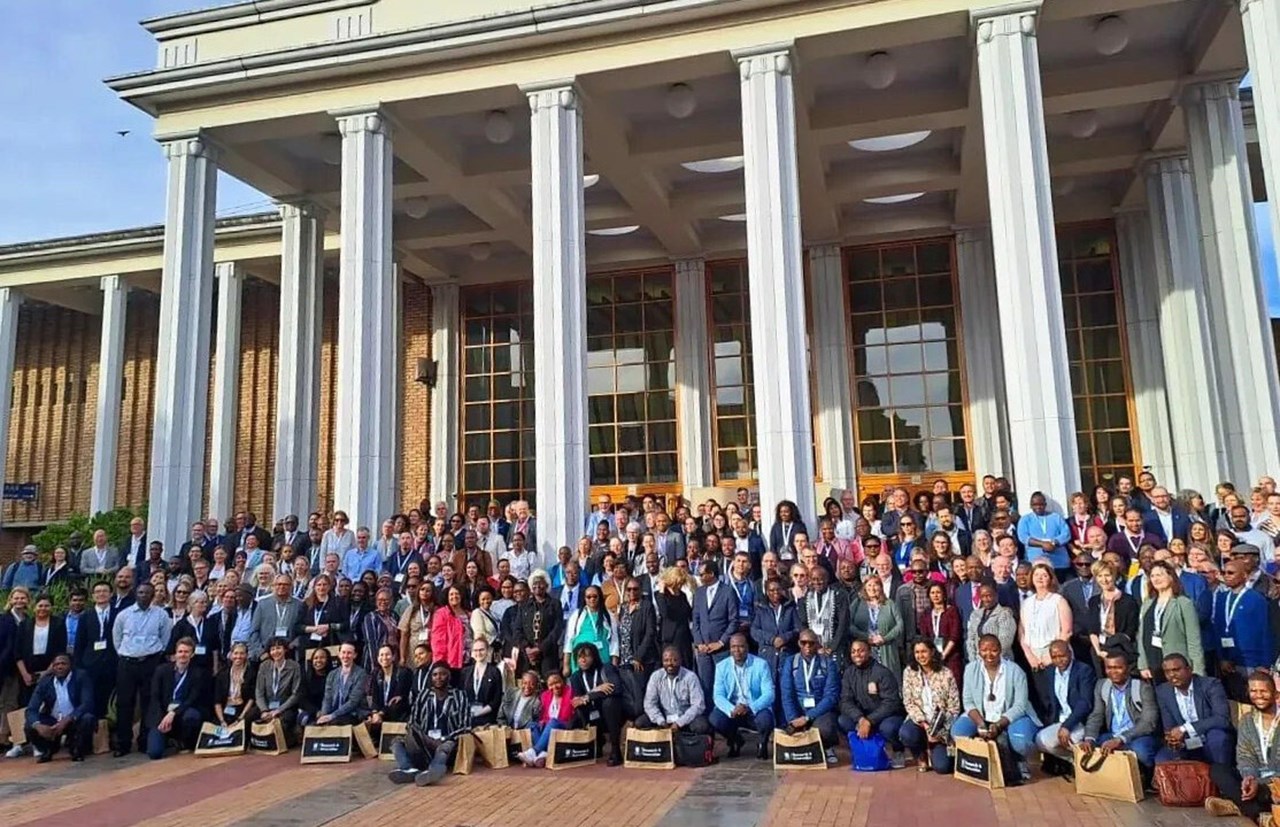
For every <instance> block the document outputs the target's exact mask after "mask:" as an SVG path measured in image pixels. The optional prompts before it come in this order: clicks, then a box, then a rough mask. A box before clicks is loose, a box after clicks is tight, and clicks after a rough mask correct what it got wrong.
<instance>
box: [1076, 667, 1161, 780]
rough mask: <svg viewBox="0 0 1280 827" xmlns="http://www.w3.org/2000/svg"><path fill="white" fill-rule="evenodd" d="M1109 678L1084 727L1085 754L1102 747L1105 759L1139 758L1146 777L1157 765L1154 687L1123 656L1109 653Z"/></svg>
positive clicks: (1098, 690)
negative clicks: (1122, 753) (1114, 755)
mask: <svg viewBox="0 0 1280 827" xmlns="http://www.w3.org/2000/svg"><path fill="white" fill-rule="evenodd" d="M1102 668H1103V671H1105V672H1106V674H1107V676H1106V677H1105V678H1101V679H1099V680H1098V682H1097V685H1096V686H1095V687H1094V691H1093V710H1092V711H1091V712H1090V713H1089V718H1088V720H1086V721H1085V725H1084V741H1082V742H1081V744H1080V746H1081V747H1082V748H1083V749H1084V751H1085V754H1086V755H1088V754H1089V753H1091V752H1093V749H1094V747H1095V746H1097V747H1100V748H1101V749H1102V752H1103V754H1104V755H1107V754H1109V753H1111V752H1114V751H1116V750H1128V751H1130V752H1132V753H1133V754H1134V755H1136V756H1137V758H1138V763H1139V764H1140V765H1141V766H1142V770H1143V773H1144V775H1147V776H1148V777H1149V776H1150V774H1151V770H1152V767H1153V766H1154V764H1155V756H1156V748H1157V741H1156V737H1157V734H1158V732H1159V729H1160V707H1159V705H1158V704H1157V703H1156V691H1155V690H1154V689H1152V688H1151V684H1149V683H1147V682H1146V681H1142V680H1138V679H1137V678H1135V677H1133V675H1132V674H1131V672H1130V670H1129V659H1128V657H1127V656H1125V654H1124V653H1123V652H1115V653H1108V654H1107V656H1106V657H1105V658H1103V661H1102Z"/></svg>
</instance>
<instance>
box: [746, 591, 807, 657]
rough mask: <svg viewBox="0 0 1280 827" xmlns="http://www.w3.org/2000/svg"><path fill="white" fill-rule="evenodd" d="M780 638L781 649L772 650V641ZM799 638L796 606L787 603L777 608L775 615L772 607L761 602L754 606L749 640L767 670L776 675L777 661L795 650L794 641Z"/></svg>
mask: <svg viewBox="0 0 1280 827" xmlns="http://www.w3.org/2000/svg"><path fill="white" fill-rule="evenodd" d="M779 637H780V638H782V649H781V650H779V649H775V648H773V639H774V638H779ZM799 637H800V618H799V615H798V614H797V613H796V604H795V603H792V602H791V601H789V600H788V601H787V602H786V603H783V604H782V605H781V606H779V607H778V611H777V613H776V615H775V613H774V607H773V606H770V605H769V604H768V603H765V602H763V601H762V602H761V603H759V604H758V605H757V606H756V614H755V617H753V618H752V619H751V639H752V640H754V641H755V643H756V650H757V654H759V655H760V657H762V658H764V660H765V662H766V663H768V664H769V668H770V669H772V670H773V671H774V673H777V671H778V659H779V658H780V657H786V656H787V655H788V654H790V653H792V652H794V651H795V650H796V639H797V638H799Z"/></svg>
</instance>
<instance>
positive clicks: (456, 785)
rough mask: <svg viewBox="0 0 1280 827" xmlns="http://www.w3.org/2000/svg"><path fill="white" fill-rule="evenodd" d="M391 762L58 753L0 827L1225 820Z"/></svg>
mask: <svg viewBox="0 0 1280 827" xmlns="http://www.w3.org/2000/svg"><path fill="white" fill-rule="evenodd" d="M390 769H391V764H390V762H386V761H366V760H362V759H356V760H355V761H353V762H352V763H350V764H345V765H329V766H313V767H304V766H301V765H299V763H298V754H297V752H296V751H294V752H292V753H290V754H287V755H283V756H278V757H266V756H258V755H249V756H243V757H234V758H214V759H196V758H194V757H193V756H190V755H182V756H174V757H171V758H167V759H165V760H164V761H160V762H151V761H148V760H146V758H144V757H142V756H137V755H134V756H131V757H130V758H128V759H123V760H117V759H113V758H111V757H110V756H95V757H93V758H91V759H90V760H88V761H86V762H85V763H82V764H73V763H71V762H70V761H68V760H67V759H66V758H65V756H60V757H59V758H58V759H55V760H54V761H53V762H52V763H50V764H46V765H41V766H37V765H36V764H35V763H34V762H33V761H32V760H31V759H30V758H24V759H19V760H4V761H0V824H4V825H15V826H16V825H21V824H32V823H35V822H37V821H38V822H47V820H48V819H50V818H51V817H54V816H56V817H58V820H59V822H60V823H70V824H82V825H92V827H126V825H129V827H132V825H146V826H147V827H152V826H153V825H154V826H155V827H160V825H164V827H185V825H191V826H192V827H231V826H232V825H234V827H313V826H315V825H335V827H338V826H342V827H380V826H381V825H387V826H388V827H390V825H400V824H403V823H405V819H406V817H407V816H410V815H412V816H413V817H414V820H415V821H418V822H421V823H424V824H430V825H432V827H508V825H511V827H553V826H556V827H558V825H564V824H573V825H575V827H578V826H579V825H580V826H581V827H597V825H598V827H606V825H607V827H766V826H771V825H780V826H781V825H786V827H843V825H858V827H862V826H863V825H866V827H967V825H984V827H986V826H987V825H989V826H990V827H1015V825H1016V827H1059V825H1062V826H1063V827H1065V826H1066V825H1070V827H1110V825H1122V827H1139V825H1156V827H1209V825H1215V827H1234V825H1245V824H1247V822H1245V821H1243V820H1236V819H1213V818H1209V817H1208V815H1207V814H1206V813H1205V812H1204V811H1203V810H1200V809H1193V810H1171V809H1165V808H1163V807H1161V806H1160V805H1159V803H1157V802H1154V801H1144V802H1142V803H1141V804H1137V805H1134V804H1124V803H1118V802H1111V801H1102V800H1098V799H1089V798H1082V797H1080V796H1077V795H1075V793H1074V792H1073V790H1072V787H1071V785H1070V783H1068V782H1066V781H1063V780H1060V779H1052V778H1043V779H1038V780H1036V781H1035V782H1034V783H1032V784H1029V785H1027V786H1024V787H1019V788H1016V789H1011V790H1000V791H996V792H988V791H987V790H983V789H980V788H978V787H974V786H972V785H968V784H962V783H960V782H957V781H954V780H952V779H949V778H942V777H939V776H936V775H933V774H920V773H917V772H915V770H914V769H911V768H908V769H905V770H898V771H893V772H886V773H876V774H856V773H852V772H850V771H849V769H848V767H847V766H844V767H839V768H835V769H831V770H826V771H814V772H790V773H775V772H774V771H773V770H772V769H771V768H770V767H769V766H767V765H765V764H762V763H759V762H757V761H755V760H754V759H750V758H747V759H739V760H736V761H724V762H722V763H720V764H717V765H716V766H713V767H709V768H707V769H703V770H685V769H679V770H674V771H671V772H653V771H642V770H625V769H610V768H606V767H605V766H604V765H603V764H598V765H596V766H593V767H586V768H581V769H573V770H565V771H562V772H551V771H549V770H529V769H525V768H523V767H512V768H510V769H506V770H497V771H495V770H489V769H485V768H483V767H478V768H477V769H476V770H475V772H473V773H472V774H471V775H469V776H465V777H464V776H456V775H452V776H449V777H448V779H446V781H445V782H444V783H442V784H441V785H439V786H438V787H434V788H432V789H429V790H426V789H420V788H418V787H414V786H408V787H400V786H395V785H393V784H391V783H390V782H389V781H388V780H387V778H386V774H387V772H388V771H389V770H390Z"/></svg>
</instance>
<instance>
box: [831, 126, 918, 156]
mask: <svg viewBox="0 0 1280 827" xmlns="http://www.w3.org/2000/svg"><path fill="white" fill-rule="evenodd" d="M932 134H933V132H931V131H930V130H928V129H925V130H921V131H920V132H903V133H902V134H901V135H882V136H881V137H879V138H859V139H858V140H856V141H850V142H849V146H851V147H853V148H854V149H860V150H862V151H863V152H892V151H893V150H895V149H906V148H907V147H909V146H915V145H916V144H918V143H920V142H921V141H923V140H924V139H925V138H928V137H929V136H930V135H932Z"/></svg>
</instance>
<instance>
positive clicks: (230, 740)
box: [196, 719, 248, 758]
mask: <svg viewBox="0 0 1280 827" xmlns="http://www.w3.org/2000/svg"><path fill="white" fill-rule="evenodd" d="M247 747H248V743H247V740H246V738H245V732H244V720H243V719H241V720H239V721H236V722H235V723H234V724H232V725H231V726H226V727H224V726H218V725H217V724H214V723H208V724H204V725H203V726H201V727H200V735H199V736H198V737H197V738H196V757H197V758H205V757H210V756H214V755H240V754H241V753H243V752H244V751H245V749H246V748H247Z"/></svg>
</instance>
